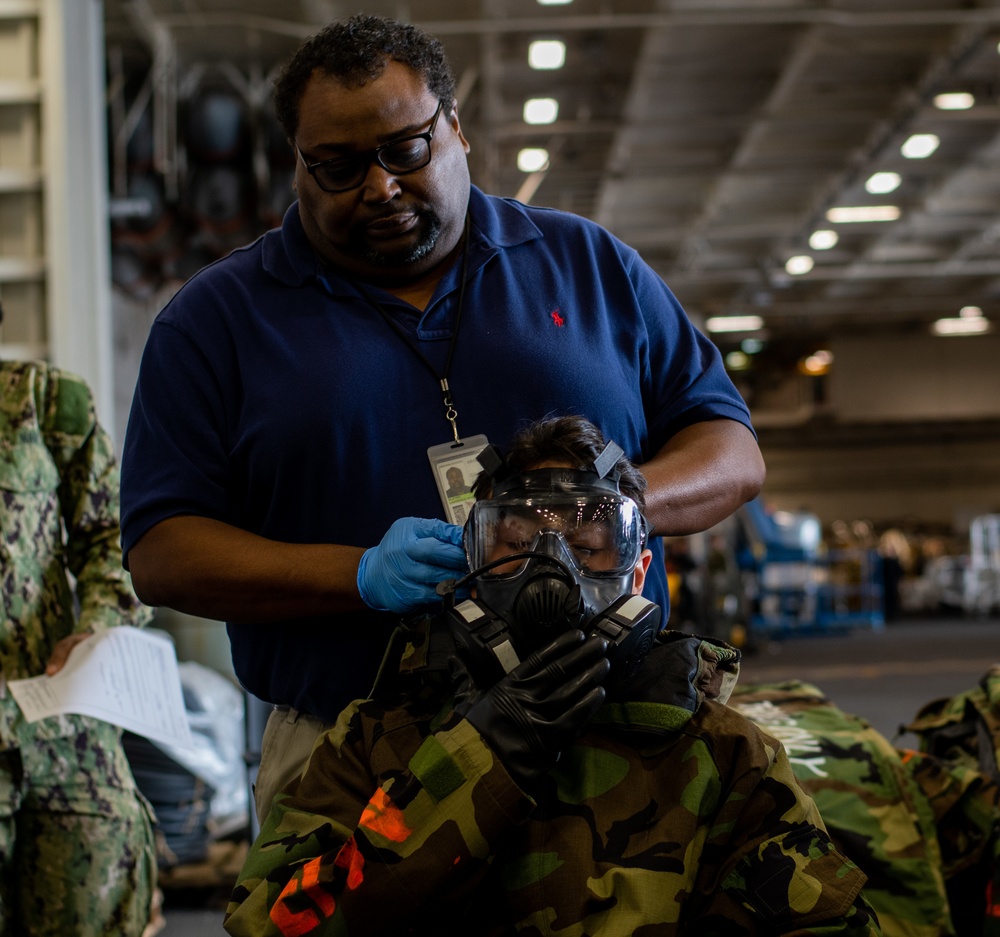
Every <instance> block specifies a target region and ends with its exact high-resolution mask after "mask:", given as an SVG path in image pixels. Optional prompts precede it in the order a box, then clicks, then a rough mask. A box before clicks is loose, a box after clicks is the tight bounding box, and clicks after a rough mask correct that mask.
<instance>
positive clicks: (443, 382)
mask: <svg viewBox="0 0 1000 937" xmlns="http://www.w3.org/2000/svg"><path fill="white" fill-rule="evenodd" d="M468 269H469V216H468V214H466V216H465V231H464V233H463V235H462V280H461V282H460V283H459V285H458V310H457V311H456V312H455V324H454V325H453V326H452V332H451V344H450V345H449V346H448V357H447V359H446V360H445V364H444V373H443V374H438V373H437V371H436V370H435V369H434V365H432V364H431V363H430V361H428V360H427V358H426V357H425V356H424V353H423V352H422V351H421V350H420V349H419V348H418V347H417V346H416V345H414V344H413V342H411V341H410V339H409V337H408V336H407V334H406V333H405V332H404V331H403V328H402V326H401V325H400V324H399V323H398V322H396V320H395V319H394V318H393V317H392V316H391V315H389V313H388V312H387V311H386V310H385V308H384V307H383V306H382V304H381V303H380V302H379V301H378V300H377V299H376V298H375V297H374V296H372V295H371V293H369V292H368V290H367V289H366V288H365V285H364V284H363V283H362V282H360V281H359V280H355V281H353V282H354V285H355V286H356V287H357V288H358V291H359V292H360V293H361V294H362V295H363V296H364V297H365V299H367V300H368V302H369V303H371V305H372V306H374V307H375V308H376V309H377V310H378V311H379V314H380V315H381V316H382V318H383V319H385V321H386V324H387V325H388V326H389V328H391V329H392V330H393V332H395V333H396V334H397V335H398V336H399V337H400V338H401V339H402V340H403V344H405V345H406V347H407V348H409V349H410V350H411V351H412V352H413V353H414V354H415V355H416V356H417V357H418V358H419V359H420V360H421V361H422V362H423V365H424V367H425V368H427V370H428V371H430V372H431V374H432V375H433V376H434V379H435V380H436V381H437V382H438V384H439V385H440V387H441V396H442V399H443V400H444V417H445V419H446V420H447V421H448V422H449V423H451V431H452V434H453V435H454V437H455V444H456V445H459V444H460V443H461V440H460V439H459V436H458V411H457V410H456V409H455V405H454V403H452V399H451V389H450V388H449V387H448V375H449V374H450V373H451V359H452V357H453V356H454V354H455V344H456V343H457V342H458V327H459V324H460V323H461V321H462V307H463V305H464V304H465V276H466V273H467V272H468Z"/></svg>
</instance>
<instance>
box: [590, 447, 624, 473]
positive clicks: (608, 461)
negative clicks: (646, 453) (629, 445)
mask: <svg viewBox="0 0 1000 937" xmlns="http://www.w3.org/2000/svg"><path fill="white" fill-rule="evenodd" d="M623 455H625V450H624V449H622V447H621V446H619V445H618V443H616V442H615V441H614V440H611V441H610V442H609V443H608V444H607V445H606V446H605V447H604V451H603V452H602V453H601V454H600V455H599V456H598V457H597V458H596V459H594V471H595V472H597V477H598V478H605V477H606V476H607V474H608V472H610V471H611V470H612V469H613V468H614V467H615V465H616V464H617V462H618V460H619V459H620V458H621V457H622V456H623Z"/></svg>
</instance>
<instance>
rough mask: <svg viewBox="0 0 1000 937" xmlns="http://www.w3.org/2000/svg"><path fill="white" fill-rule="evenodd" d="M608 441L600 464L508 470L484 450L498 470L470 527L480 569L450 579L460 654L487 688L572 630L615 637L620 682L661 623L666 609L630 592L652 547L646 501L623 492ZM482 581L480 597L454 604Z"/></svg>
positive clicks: (447, 586)
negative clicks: (464, 588) (458, 592)
mask: <svg viewBox="0 0 1000 937" xmlns="http://www.w3.org/2000/svg"><path fill="white" fill-rule="evenodd" d="M621 452H622V450H621V449H620V448H619V447H618V446H616V445H615V444H614V443H609V444H608V448H607V449H605V452H604V454H603V455H602V457H601V458H599V459H598V460H597V461H596V462H595V467H594V469H592V470H590V471H581V470H578V469H569V468H542V469H533V470H530V471H526V472H520V473H518V474H507V473H506V472H505V470H504V469H505V467H504V464H503V462H502V460H501V459H500V457H499V454H498V453H497V452H496V450H492V449H491V450H486V452H485V453H484V454H483V455H482V456H480V461H481V462H482V463H483V465H484V467H485V468H486V470H487V471H488V472H489V473H490V474H491V476H492V477H493V493H492V497H491V498H490V499H489V500H482V501H477V502H476V503H475V504H474V505H473V507H472V510H471V512H470V514H469V518H468V520H467V521H466V524H465V533H464V543H465V552H466V555H467V557H468V560H469V568H470V569H471V570H472V572H471V573H470V574H469V575H468V576H467V577H465V578H464V579H463V580H460V581H459V582H457V583H442V585H441V586H440V587H439V592H442V594H443V595H444V596H445V599H446V601H445V608H446V614H447V616H448V617H449V620H450V623H451V626H452V633H453V636H454V638H455V642H456V645H457V647H458V651H459V653H460V654H461V655H462V657H463V658H464V660H465V662H466V665H467V666H469V667H470V669H471V670H472V671H473V676H474V677H475V679H476V680H477V682H479V683H480V685H489V684H491V683H493V682H495V680H497V679H499V678H500V677H501V676H503V674H504V673H506V672H508V671H509V670H511V669H512V668H513V667H515V666H517V664H518V663H519V662H520V661H521V660H523V659H524V658H525V657H526V656H527V655H528V654H530V653H531V652H532V651H534V650H536V649H537V648H540V647H542V646H544V645H546V644H548V643H549V642H550V641H552V640H553V639H554V638H556V637H557V636H558V635H559V634H561V633H562V632H564V631H567V630H570V629H577V628H578V629H580V630H582V631H583V632H584V633H585V634H588V635H590V634H600V635H602V636H603V637H605V638H606V639H607V640H608V642H609V647H610V650H609V653H608V656H609V659H610V660H611V664H612V673H611V679H612V680H620V679H622V678H625V677H628V676H631V674H632V673H634V671H635V670H636V668H637V667H638V666H639V664H640V663H641V662H642V660H643V658H644V657H645V656H646V654H647V653H648V651H649V648H650V647H651V646H652V643H653V641H654V639H655V636H656V633H657V632H658V631H659V629H660V618H661V611H660V608H659V606H657V605H655V604H654V603H652V602H649V601H647V600H646V599H643V598H642V596H638V595H632V588H633V581H634V579H633V577H634V572H635V567H636V564H637V563H638V562H639V560H640V557H641V554H642V551H643V549H644V548H645V546H646V539H647V524H646V520H645V518H644V517H643V515H642V512H641V511H640V510H639V507H638V505H637V504H636V503H635V501H633V500H632V499H631V498H629V497H626V496H625V495H623V494H621V492H620V490H619V486H618V478H617V475H615V474H614V473H609V472H608V470H607V468H605V469H604V471H602V470H601V469H602V467H603V466H607V465H611V466H613V465H614V464H615V462H617V460H618V458H619V457H620V456H621ZM473 578H475V580H476V596H475V598H472V599H468V600H466V601H464V602H460V603H458V604H457V605H456V604H454V591H455V588H457V587H458V586H459V585H462V584H464V583H465V582H467V581H469V580H471V579H473Z"/></svg>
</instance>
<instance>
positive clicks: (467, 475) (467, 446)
mask: <svg viewBox="0 0 1000 937" xmlns="http://www.w3.org/2000/svg"><path fill="white" fill-rule="evenodd" d="M489 444H490V441H489V440H488V439H487V438H486V437H485V436H469V437H468V438H466V439H460V440H459V441H458V442H443V443H441V444H440V445H439V446H431V447H430V448H429V449H428V450H427V458H428V459H429V460H430V463H431V471H432V472H433V473H434V481H435V482H436V483H437V488H438V493H439V494H440V495H441V504H442V505H443V506H444V516H445V519H446V520H448V521H449V522H451V523H452V524H458V525H459V526H462V525H464V524H465V520H466V518H467V517H468V516H469V511H470V510H471V509H472V503H473V501H475V500H476V498H475V495H473V493H472V486H473V485H474V484H475V483H476V478H477V477H478V476H479V473H480V472H481V471H482V470H483V467H482V466H481V465H480V464H479V462H478V461H477V459H476V456H478V455H479V453H480V452H482V451H483V450H484V449H485V448H486V447H487V446H488V445H489Z"/></svg>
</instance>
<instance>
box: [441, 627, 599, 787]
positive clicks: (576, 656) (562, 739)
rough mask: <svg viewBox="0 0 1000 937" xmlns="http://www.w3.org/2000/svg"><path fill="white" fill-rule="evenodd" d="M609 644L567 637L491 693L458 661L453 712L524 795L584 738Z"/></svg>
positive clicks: (571, 634)
mask: <svg viewBox="0 0 1000 937" xmlns="http://www.w3.org/2000/svg"><path fill="white" fill-rule="evenodd" d="M607 649H608V642H607V641H606V640H605V639H604V638H600V637H592V638H587V639H586V640H584V634H583V632H582V631H567V632H564V633H563V634H561V635H560V636H559V637H558V638H556V639H555V640H554V641H552V642H551V643H550V644H547V645H546V646H545V647H543V648H540V649H539V650H537V651H535V652H534V653H533V654H531V656H530V657H528V659H527V660H524V661H522V662H521V663H520V664H519V665H518V666H517V667H515V668H514V669H513V670H512V671H511V672H510V673H508V674H507V675H506V676H505V677H503V679H501V680H499V681H498V682H497V683H495V684H494V685H493V686H492V687H490V688H489V689H488V690H485V691H484V690H481V689H479V688H478V687H477V686H476V685H475V684H474V683H473V682H472V680H471V678H470V677H469V674H468V671H467V670H466V669H465V667H464V666H463V665H462V664H461V663H460V662H459V661H458V660H454V661H453V665H452V674H453V677H454V679H455V711H456V712H457V713H458V714H459V715H462V716H465V718H466V719H468V720H469V722H471V723H472V724H473V725H474V726H475V727H476V729H477V730H478V731H479V733H480V735H482V737H483V738H484V739H485V740H486V742H487V743H488V744H489V746H490V748H492V749H493V751H494V753H495V754H496V756H497V757H498V758H499V759H500V761H501V762H502V763H503V765H504V767H505V768H506V769H507V771H508V773H509V774H510V776H511V777H512V778H513V779H514V780H515V781H516V782H517V784H518V785H519V786H520V787H522V788H527V787H530V786H531V785H532V784H533V783H534V782H535V781H536V780H537V779H538V778H539V777H540V776H541V775H542V774H543V773H544V772H545V771H546V770H547V769H548V768H549V767H551V766H552V765H553V764H554V763H555V762H556V760H557V759H558V757H559V753H560V752H561V751H562V750H563V749H564V748H565V747H566V746H567V745H568V744H569V743H570V742H572V741H573V739H575V738H576V737H577V735H579V734H580V732H581V731H582V729H583V727H584V726H585V725H586V724H587V722H588V721H589V720H590V719H591V717H592V716H593V715H594V713H595V712H597V708H598V707H599V706H600V705H601V703H602V702H603V701H604V688H603V687H602V686H601V682H602V681H603V680H604V679H605V678H606V677H607V675H608V672H609V671H610V670H611V664H610V663H609V662H608V659H607V657H606V656H605V655H606V653H607Z"/></svg>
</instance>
